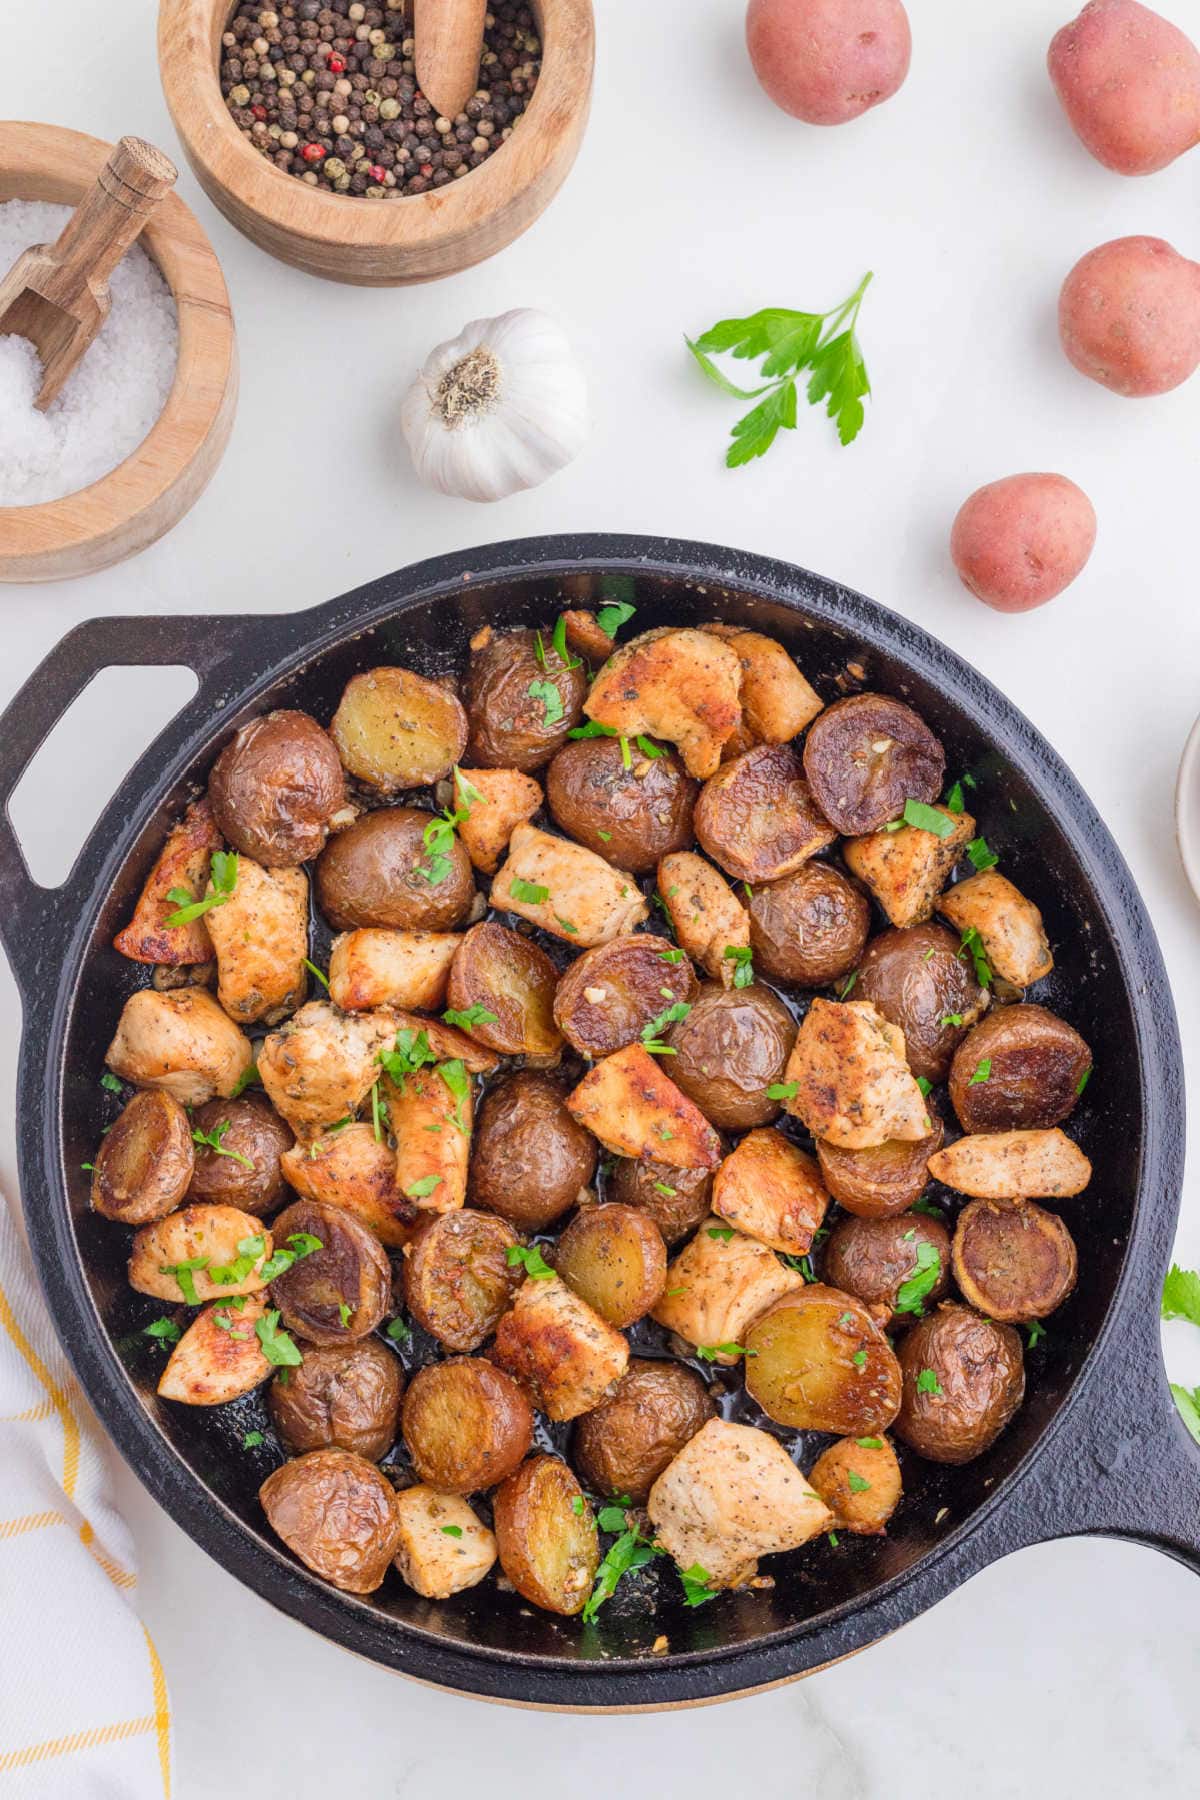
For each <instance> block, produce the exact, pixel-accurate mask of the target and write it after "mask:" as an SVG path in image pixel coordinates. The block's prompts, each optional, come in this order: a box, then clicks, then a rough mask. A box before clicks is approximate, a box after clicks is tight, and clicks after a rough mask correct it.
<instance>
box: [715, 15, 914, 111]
mask: <svg viewBox="0 0 1200 1800" xmlns="http://www.w3.org/2000/svg"><path fill="white" fill-rule="evenodd" d="M746 45H747V48H748V49H749V51H750V61H751V62H752V63H753V65H754V73H755V74H756V75H757V76H758V79H759V81H760V82H761V84H762V86H763V88H764V89H765V90H766V92H767V93H768V94H769V95H770V97H771V99H772V100H773V101H774V102H775V104H776V106H779V107H782V109H783V111H784V112H786V113H791V115H792V117H793V118H795V119H803V120H804V122H805V123H806V124H808V125H844V124H845V123H846V122H847V121H848V120H849V119H857V118H858V117H860V115H861V114H862V113H865V112H867V111H869V110H870V108H871V107H873V106H879V105H880V104H881V102H882V101H884V100H890V99H891V97H892V95H893V94H894V93H895V92H896V91H897V89H898V88H900V87H901V86H902V85H903V82H904V78H905V76H906V75H907V74H908V65H909V61H910V59H911V56H912V33H911V31H910V28H909V23H908V14H907V13H906V12H905V10H904V8H903V6H902V5H901V4H900V0H750V5H749V7H748V9H747V12H746Z"/></svg>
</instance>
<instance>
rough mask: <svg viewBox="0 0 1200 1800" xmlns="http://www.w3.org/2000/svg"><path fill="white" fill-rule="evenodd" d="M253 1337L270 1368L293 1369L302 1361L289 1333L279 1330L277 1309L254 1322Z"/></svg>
mask: <svg viewBox="0 0 1200 1800" xmlns="http://www.w3.org/2000/svg"><path fill="white" fill-rule="evenodd" d="M254 1335H255V1337H256V1338H257V1339H258V1341H259V1344H260V1346H261V1347H262V1353H263V1355H264V1356H265V1357H266V1359H267V1361H268V1362H269V1363H270V1364H271V1366H272V1368H276V1369H283V1368H288V1369H294V1368H298V1367H299V1365H300V1364H301V1363H302V1362H303V1361H304V1358H303V1357H302V1356H301V1354H300V1350H299V1347H298V1346H297V1344H296V1340H295V1338H293V1336H292V1334H291V1332H290V1331H282V1330H280V1326H279V1311H278V1308H275V1309H272V1310H271V1311H270V1312H265V1313H264V1314H263V1316H262V1318H261V1319H258V1320H256V1322H255V1326H254Z"/></svg>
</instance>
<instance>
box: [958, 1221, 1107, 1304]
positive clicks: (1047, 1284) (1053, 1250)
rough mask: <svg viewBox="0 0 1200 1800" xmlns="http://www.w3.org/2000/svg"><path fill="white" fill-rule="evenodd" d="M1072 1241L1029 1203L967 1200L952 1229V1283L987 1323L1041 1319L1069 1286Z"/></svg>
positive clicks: (1074, 1270) (1075, 1268) (1073, 1267)
mask: <svg viewBox="0 0 1200 1800" xmlns="http://www.w3.org/2000/svg"><path fill="white" fill-rule="evenodd" d="M1077 1271H1078V1257H1077V1255H1076V1251H1075V1241H1074V1239H1073V1238H1072V1236H1071V1233H1070V1232H1069V1231H1068V1230H1067V1227H1066V1226H1065V1225H1064V1224H1063V1222H1062V1220H1061V1219H1060V1218H1059V1216H1058V1214H1057V1213H1052V1212H1047V1211H1046V1210H1045V1209H1044V1208H1043V1207H1041V1206H1035V1205H1034V1203H1033V1201H1032V1200H972V1201H971V1203H970V1205H969V1206H964V1207H963V1209H962V1211H961V1212H960V1213H959V1215H958V1219H957V1222H956V1224H955V1227H954V1279H955V1281H957V1283H958V1285H959V1287H960V1289H961V1290H962V1294H963V1297H964V1298H965V1299H966V1300H969V1301H970V1303H971V1305H972V1306H976V1307H978V1308H979V1310H980V1311H981V1312H982V1313H985V1314H986V1316H987V1317H988V1318H990V1319H999V1320H1000V1321H1001V1323H1008V1324H1015V1323H1017V1322H1018V1321H1024V1320H1026V1319H1044V1318H1045V1317H1046V1316H1047V1314H1048V1313H1052V1312H1054V1311H1055V1309H1056V1308H1057V1307H1059V1306H1061V1305H1062V1303H1063V1301H1064V1300H1065V1299H1066V1297H1067V1295H1068V1294H1069V1293H1070V1292H1071V1290H1072V1288H1073V1287H1074V1286H1075V1277H1076V1274H1077Z"/></svg>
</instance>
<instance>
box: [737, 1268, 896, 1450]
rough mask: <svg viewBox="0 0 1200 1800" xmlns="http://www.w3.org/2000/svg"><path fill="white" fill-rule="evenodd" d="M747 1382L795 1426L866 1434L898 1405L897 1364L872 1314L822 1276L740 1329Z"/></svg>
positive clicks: (768, 1409) (773, 1412) (775, 1415)
mask: <svg viewBox="0 0 1200 1800" xmlns="http://www.w3.org/2000/svg"><path fill="white" fill-rule="evenodd" d="M744 1342H745V1347H746V1388H747V1391H748V1392H749V1394H750V1396H751V1398H752V1399H754V1400H757V1402H758V1404H759V1405H760V1406H761V1407H762V1409H763V1411H764V1412H765V1413H766V1414H767V1415H768V1417H769V1418H772V1419H776V1420H778V1422H779V1424H781V1425H790V1426H791V1427H792V1429H793V1430H794V1431H832V1432H836V1433H837V1434H838V1435H839V1436H843V1437H865V1436H867V1435H869V1434H870V1433H872V1432H878V1431H886V1430H887V1428H888V1426H889V1425H890V1424H891V1423H892V1421H893V1419H894V1418H895V1417H896V1414H897V1413H898V1412H899V1410H900V1365H899V1363H898V1362H897V1361H896V1356H895V1352H894V1351H893V1349H892V1347H891V1345H890V1344H889V1343H888V1340H887V1338H886V1337H885V1336H884V1334H883V1331H882V1329H881V1327H880V1325H879V1324H878V1323H877V1321H876V1318H875V1315H874V1313H873V1312H872V1311H871V1309H870V1308H869V1307H866V1306H864V1305H863V1303H862V1301H861V1300H858V1299H856V1298H855V1296H854V1295H853V1294H846V1293H843V1292H842V1291H841V1290H840V1289H839V1288H834V1287H827V1286H825V1284H824V1283H822V1282H817V1283H815V1284H813V1285H810V1286H805V1285H803V1284H801V1286H800V1287H798V1288H795V1289H793V1290H792V1292H791V1293H788V1294H784V1295H783V1297H782V1298H781V1299H779V1300H776V1302H775V1304H774V1305H773V1306H771V1307H769V1308H768V1309H767V1311H766V1312H764V1313H760V1314H759V1316H758V1318H756V1319H755V1320H754V1321H753V1323H752V1324H751V1326H750V1328H749V1330H748V1331H747V1333H746V1336H745V1339H744Z"/></svg>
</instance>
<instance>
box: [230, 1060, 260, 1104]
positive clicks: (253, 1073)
mask: <svg viewBox="0 0 1200 1800" xmlns="http://www.w3.org/2000/svg"><path fill="white" fill-rule="evenodd" d="M257 1080H258V1064H257V1063H255V1062H252V1063H251V1064H250V1065H249V1066H248V1067H247V1068H245V1069H243V1070H242V1072H241V1074H240V1075H239V1076H238V1078H237V1085H236V1087H235V1088H234V1090H233V1092H232V1094H230V1096H229V1098H230V1099H231V1100H238V1099H240V1098H241V1096H242V1095H243V1094H244V1093H245V1091H246V1089H247V1088H248V1087H249V1086H250V1085H251V1083H252V1082H255V1081H257Z"/></svg>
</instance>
